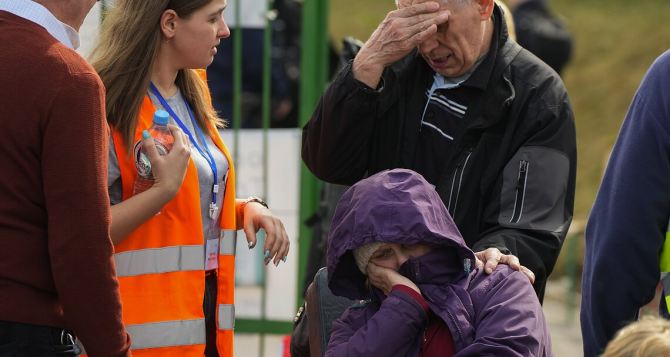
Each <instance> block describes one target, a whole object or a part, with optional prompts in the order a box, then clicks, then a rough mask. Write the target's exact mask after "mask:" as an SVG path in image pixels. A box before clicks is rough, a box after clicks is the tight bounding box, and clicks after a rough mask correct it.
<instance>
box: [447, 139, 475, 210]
mask: <svg viewBox="0 0 670 357" xmlns="http://www.w3.org/2000/svg"><path fill="white" fill-rule="evenodd" d="M472 151H473V149H472V148H469V149H468V150H467V153H466V155H465V160H464V161H463V164H462V165H461V164H458V165H457V166H456V172H454V177H452V179H451V190H450V191H449V207H447V209H448V210H449V212H451V216H452V217H453V216H456V207H458V196H459V195H460V193H461V187H462V186H463V173H464V172H465V169H466V168H467V167H468V162H470V156H472ZM454 188H456V191H455V193H456V197H455V199H454V200H453V206H454V209H453V211H452V210H451V206H452V204H451V203H452V198H454Z"/></svg>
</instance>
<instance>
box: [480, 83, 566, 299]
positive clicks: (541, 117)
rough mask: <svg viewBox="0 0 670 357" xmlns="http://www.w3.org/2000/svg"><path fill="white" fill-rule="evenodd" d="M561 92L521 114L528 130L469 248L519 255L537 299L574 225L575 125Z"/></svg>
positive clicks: (538, 101) (492, 195)
mask: <svg viewBox="0 0 670 357" xmlns="http://www.w3.org/2000/svg"><path fill="white" fill-rule="evenodd" d="M561 88H562V86H561ZM562 93H563V95H562V96H559V98H558V99H552V100H551V101H547V100H545V98H543V97H538V98H537V100H535V102H534V103H533V104H531V105H530V106H529V108H527V110H526V111H525V112H526V113H527V114H526V115H527V117H526V118H524V120H522V122H524V123H526V124H525V125H526V126H527V129H526V130H524V131H523V132H522V133H520V134H519V135H524V136H525V138H526V139H524V140H522V144H521V146H520V147H519V148H518V150H517V151H516V153H515V154H514V155H513V156H512V157H511V159H510V160H508V161H507V164H506V165H505V167H504V168H503V170H502V172H501V174H500V175H499V176H498V178H497V182H496V184H495V185H494V187H495V188H494V189H493V190H491V191H490V192H491V193H490V196H489V197H488V198H487V199H486V200H485V202H486V205H487V206H486V207H485V210H484V216H483V219H484V223H485V227H486V229H485V230H484V231H483V232H482V234H480V237H479V238H478V239H477V241H476V242H475V244H474V245H473V248H472V249H473V250H474V251H475V252H477V251H481V250H484V249H486V248H490V247H496V248H499V249H500V250H501V251H503V252H509V253H511V254H514V255H516V256H518V257H519V260H520V262H521V264H522V265H524V266H526V267H528V268H529V269H530V270H532V271H533V273H535V276H536V282H535V290H536V292H537V294H538V296H539V298H540V300H542V297H543V295H544V286H545V284H546V279H547V276H549V274H550V273H551V271H552V269H553V267H554V264H555V263H556V260H557V258H558V254H559V252H560V249H561V245H562V244H563V240H564V238H565V236H566V234H567V230H568V227H569V226H570V222H571V221H572V211H573V202H574V193H575V171H576V141H575V125H574V118H573V114H572V110H571V109H570V104H569V100H568V98H567V94H565V92H564V91H562ZM548 102H553V103H558V104H549V103H548Z"/></svg>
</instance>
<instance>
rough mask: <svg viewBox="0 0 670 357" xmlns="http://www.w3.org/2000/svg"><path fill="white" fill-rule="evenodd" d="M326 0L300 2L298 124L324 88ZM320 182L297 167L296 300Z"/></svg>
mask: <svg viewBox="0 0 670 357" xmlns="http://www.w3.org/2000/svg"><path fill="white" fill-rule="evenodd" d="M327 44H328V0H310V1H305V2H304V3H303V14H302V53H301V60H300V61H301V62H300V63H301V65H300V67H301V68H300V71H301V73H300V125H301V126H304V125H305V124H306V123H307V121H309V118H310V116H311V114H312V112H313V111H314V107H315V106H316V104H317V102H318V100H319V97H320V96H321V93H322V92H323V90H324V88H325V87H326V81H327V73H328V56H327V54H328V46H327ZM319 187H320V183H319V181H317V179H316V178H315V177H314V175H312V173H311V172H309V170H308V169H307V167H306V166H305V165H304V164H302V166H301V169H300V214H299V217H300V218H299V219H300V222H299V224H300V231H299V237H298V284H297V291H296V294H297V296H298V298H297V299H296V301H297V304H298V306H300V305H301V304H302V301H303V296H302V288H303V287H302V283H303V281H304V278H305V271H306V268H307V260H308V257H309V247H310V244H311V242H312V238H311V234H312V232H311V230H310V229H309V228H308V227H307V226H306V225H305V221H306V220H307V219H308V218H309V217H310V216H311V215H312V214H314V212H315V211H316V208H317V205H318V203H319V201H318V199H319Z"/></svg>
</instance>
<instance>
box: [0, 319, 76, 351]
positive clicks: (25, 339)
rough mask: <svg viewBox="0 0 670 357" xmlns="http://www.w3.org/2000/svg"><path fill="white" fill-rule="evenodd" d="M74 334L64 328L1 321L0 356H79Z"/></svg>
mask: <svg viewBox="0 0 670 357" xmlns="http://www.w3.org/2000/svg"><path fill="white" fill-rule="evenodd" d="M80 353H81V351H80V349H79V346H77V345H76V344H75V343H74V335H73V334H72V333H71V332H69V331H67V330H64V329H62V328H56V327H49V326H38V325H30V324H23V323H18V322H10V321H0V357H63V356H79V354H80Z"/></svg>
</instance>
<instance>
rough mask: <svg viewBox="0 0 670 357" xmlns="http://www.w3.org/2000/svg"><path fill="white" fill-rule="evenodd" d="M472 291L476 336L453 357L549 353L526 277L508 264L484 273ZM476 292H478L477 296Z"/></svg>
mask: <svg viewBox="0 0 670 357" xmlns="http://www.w3.org/2000/svg"><path fill="white" fill-rule="evenodd" d="M486 279H487V280H488V282H487V284H482V287H481V288H478V289H475V290H474V291H473V292H472V296H473V301H476V302H477V303H475V305H474V308H475V311H476V313H475V322H474V323H475V328H476V336H475V340H474V341H472V343H470V344H469V345H468V346H466V347H465V348H463V349H462V350H460V351H458V352H457V353H456V354H455V355H454V357H465V356H509V357H521V356H552V353H551V342H550V336H549V330H548V328H547V324H546V321H545V319H544V314H543V313H542V306H540V303H539V301H538V300H537V297H536V296H535V293H534V292H533V288H532V286H531V285H530V283H529V282H528V279H527V278H526V277H525V276H524V275H523V274H521V273H519V272H510V270H509V268H502V269H498V270H496V271H495V272H494V273H493V275H490V276H487V277H486ZM476 295H479V297H477V296H476Z"/></svg>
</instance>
